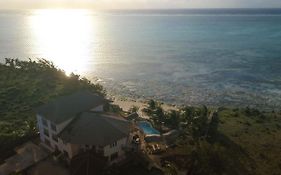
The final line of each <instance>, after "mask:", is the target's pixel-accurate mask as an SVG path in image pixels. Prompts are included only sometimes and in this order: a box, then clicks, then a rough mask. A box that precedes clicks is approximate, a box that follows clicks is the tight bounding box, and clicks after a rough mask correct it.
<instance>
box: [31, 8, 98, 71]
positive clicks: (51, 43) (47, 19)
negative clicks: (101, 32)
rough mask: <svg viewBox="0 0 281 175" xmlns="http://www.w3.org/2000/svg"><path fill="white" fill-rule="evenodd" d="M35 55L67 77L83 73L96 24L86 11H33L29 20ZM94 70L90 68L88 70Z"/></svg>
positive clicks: (89, 54)
mask: <svg viewBox="0 0 281 175" xmlns="http://www.w3.org/2000/svg"><path fill="white" fill-rule="evenodd" d="M29 24H30V27H31V32H32V33H31V35H32V36H33V41H32V42H34V46H36V47H35V48H33V49H35V51H34V52H35V53H36V56H38V57H41V58H46V59H49V60H51V61H53V62H54V63H55V64H56V65H57V66H58V67H59V68H61V69H64V70H65V72H66V73H67V74H69V73H71V72H75V73H79V74H81V73H83V72H84V71H85V70H86V69H87V64H88V63H89V61H91V60H93V59H94V58H92V57H93V54H91V53H90V52H91V49H90V48H89V47H90V45H91V42H94V41H91V40H90V39H89V38H94V37H93V36H95V35H96V29H97V26H96V25H97V23H96V21H95V20H94V19H93V16H92V15H90V12H89V11H88V10H58V9H56V10H36V11H35V12H34V13H33V14H32V15H31V16H30V18H29ZM92 68H93V67H92V66H91V69H92Z"/></svg>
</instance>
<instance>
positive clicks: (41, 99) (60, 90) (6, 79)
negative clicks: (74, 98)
mask: <svg viewBox="0 0 281 175" xmlns="http://www.w3.org/2000/svg"><path fill="white" fill-rule="evenodd" d="M83 89H87V90H90V91H93V92H97V93H99V94H101V95H104V90H103V88H102V86H100V85H95V84H92V83H91V82H90V81H89V80H87V79H86V78H81V77H80V76H79V75H75V74H71V75H70V76H66V75H65V73H64V72H63V71H62V70H59V69H57V68H56V67H55V66H54V65H53V64H52V63H51V62H49V61H47V60H44V59H40V60H38V61H37V62H35V61H31V60H29V61H19V60H16V59H6V62H5V64H0V143H1V146H0V162H1V161H3V159H4V158H6V157H7V156H10V155H11V154H13V149H14V148H15V146H18V145H19V144H21V143H23V142H25V141H26V140H29V139H30V138H32V137H34V136H36V132H37V131H36V118H35V114H34V112H33V110H34V108H36V107H38V106H39V105H41V104H44V103H46V102H48V101H50V100H52V99H54V98H55V97H58V96H61V95H65V94H70V93H72V92H74V91H78V90H83Z"/></svg>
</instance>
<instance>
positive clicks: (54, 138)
mask: <svg viewBox="0 0 281 175" xmlns="http://www.w3.org/2000/svg"><path fill="white" fill-rule="evenodd" d="M52 139H53V140H54V141H56V142H58V137H57V136H56V135H54V134H52Z"/></svg>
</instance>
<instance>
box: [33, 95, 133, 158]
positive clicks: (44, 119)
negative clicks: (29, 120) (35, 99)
mask: <svg viewBox="0 0 281 175" xmlns="http://www.w3.org/2000/svg"><path fill="white" fill-rule="evenodd" d="M106 103H107V100H105V99H104V98H103V97H101V96H99V95H96V94H92V93H90V92H88V91H84V92H78V93H75V94H72V95H69V96H64V97H60V98H58V99H57V100H55V101H53V102H51V103H49V104H46V105H43V106H41V107H39V108H38V109H37V110H36V112H37V122H38V128H39V132H40V139H41V141H42V143H43V144H44V145H45V146H46V147H47V148H49V149H50V150H52V151H54V150H58V151H60V152H62V153H64V154H65V155H66V156H67V157H68V158H69V159H71V158H73V157H74V156H76V155H78V154H79V153H81V152H83V151H86V150H89V149H91V150H95V151H96V152H97V153H101V154H102V155H103V156H105V157H106V158H107V159H108V161H109V162H110V163H113V162H116V161H118V160H120V159H121V158H122V157H124V148H126V147H127V146H128V145H129V143H130V139H129V138H130V122H128V121H127V120H125V119H124V118H122V117H119V116H116V115H113V114H107V113H105V112H104V111H103V107H104V105H105V104H106Z"/></svg>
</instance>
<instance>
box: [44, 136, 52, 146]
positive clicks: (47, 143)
mask: <svg viewBox="0 0 281 175" xmlns="http://www.w3.org/2000/svg"><path fill="white" fill-rule="evenodd" d="M45 144H46V145H48V146H51V143H50V140H48V139H46V138H45Z"/></svg>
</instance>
